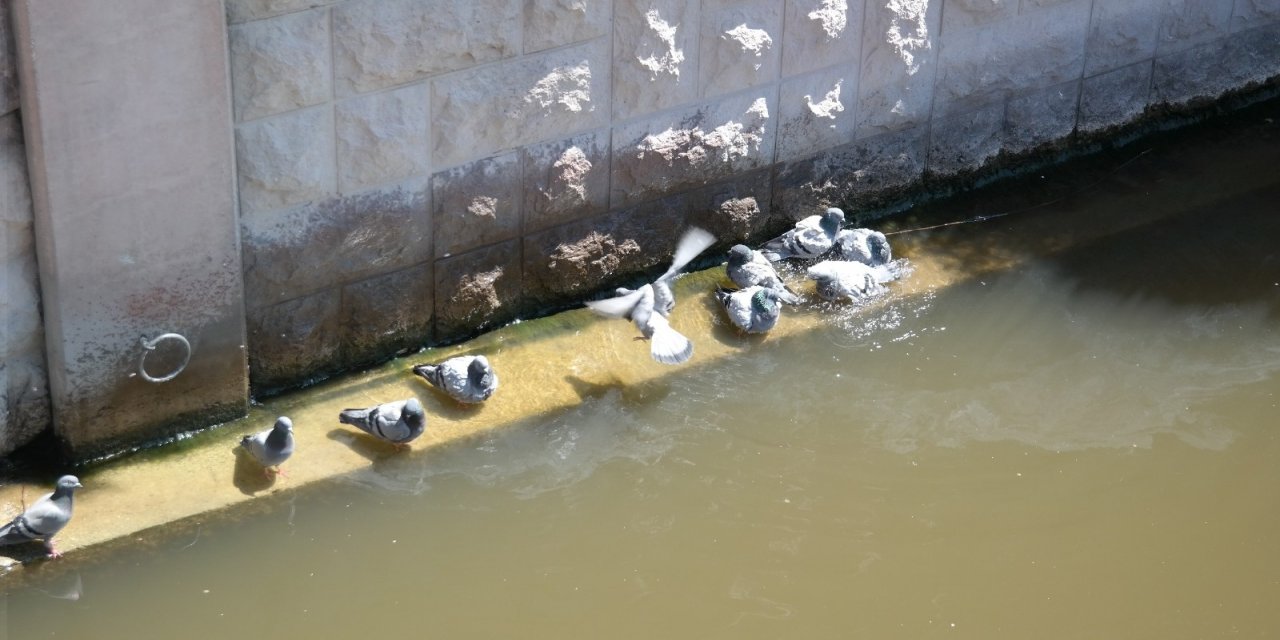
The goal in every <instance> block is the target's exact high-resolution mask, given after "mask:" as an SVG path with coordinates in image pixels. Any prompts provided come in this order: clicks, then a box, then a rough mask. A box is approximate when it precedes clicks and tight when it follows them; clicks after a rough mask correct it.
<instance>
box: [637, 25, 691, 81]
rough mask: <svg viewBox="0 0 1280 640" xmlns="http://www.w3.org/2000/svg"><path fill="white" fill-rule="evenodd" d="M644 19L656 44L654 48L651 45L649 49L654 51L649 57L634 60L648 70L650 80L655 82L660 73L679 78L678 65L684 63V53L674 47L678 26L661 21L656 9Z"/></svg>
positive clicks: (639, 57) (641, 56)
mask: <svg viewBox="0 0 1280 640" xmlns="http://www.w3.org/2000/svg"><path fill="white" fill-rule="evenodd" d="M644 17H645V22H646V23H647V24H648V25H649V30H650V31H652V32H653V35H655V36H657V40H658V44H657V45H656V46H654V45H652V44H651V45H650V48H651V49H654V51H653V52H652V53H651V54H649V55H640V56H637V57H636V60H637V61H639V62H640V65H641V66H643V67H644V68H646V69H648V70H649V73H650V74H651V75H650V78H649V79H650V80H657V79H658V74H662V73H669V74H671V75H673V76H675V77H677V78H679V77H680V63H681V62H684V52H683V51H681V50H680V49H679V48H677V47H676V32H677V31H678V30H679V29H680V25H678V24H676V25H673V24H671V23H669V22H667V21H666V20H663V19H662V14H660V13H658V11H657V10H656V9H652V10H650V11H649V12H648V13H646V14H645V15H644Z"/></svg>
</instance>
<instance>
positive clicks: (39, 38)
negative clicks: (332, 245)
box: [12, 0, 248, 460]
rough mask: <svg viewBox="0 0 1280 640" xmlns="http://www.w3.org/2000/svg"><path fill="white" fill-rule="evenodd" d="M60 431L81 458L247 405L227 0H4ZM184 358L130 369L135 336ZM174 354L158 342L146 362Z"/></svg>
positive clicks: (223, 416) (135, 358)
mask: <svg viewBox="0 0 1280 640" xmlns="http://www.w3.org/2000/svg"><path fill="white" fill-rule="evenodd" d="M12 8H13V13H14V16H13V17H14V22H15V27H16V34H15V35H16V41H17V46H16V49H17V58H18V65H19V79H20V87H21V92H22V119H23V128H24V131H25V134H26V141H27V157H28V164H29V168H30V177H31V190H32V197H33V200H34V205H35V207H34V208H35V232H36V249H37V256H38V261H39V265H40V282H41V287H42V291H43V310H44V318H45V330H46V342H47V345H48V346H47V349H48V365H49V382H50V395H51V401H52V405H53V425H54V432H55V433H56V435H57V436H58V438H59V439H60V440H61V441H62V442H63V443H64V444H65V445H66V447H67V449H68V451H69V454H70V457H71V458H73V459H76V460H83V459H86V458H89V457H93V456H97V455H102V454H107V453H112V452H115V451H119V450H121V449H124V448H127V447H130V446H133V445H137V444H140V443H144V442H147V441H152V440H155V439H157V438H161V437H164V436H167V435H171V434H174V433H177V432H180V431H184V430H187V429H192V428H196V427H201V426H206V425H209V424H212V423H216V422H221V421H225V420H228V419H231V418H235V417H237V416H240V415H243V414H244V412H245V411H246V409H247V402H248V390H247V389H248V386H247V373H246V368H245V351H244V347H243V345H244V294H243V281H242V277H241V262H240V248H239V236H238V227H237V223H236V208H235V207H236V204H235V183H234V165H233V162H234V159H233V153H232V148H233V145H232V128H231V127H232V125H231V107H230V103H231V101H230V93H229V89H228V80H227V78H228V72H227V37H226V25H225V17H224V13H223V4H222V2H218V1H217V0H204V1H188V2H174V1H173V0H112V1H110V2H102V1H101V0H59V1H57V2H49V1H47V0H14V2H13V7H12ZM170 332H173V333H178V334H181V335H182V336H184V337H185V338H186V339H187V340H188V341H189V343H190V345H191V356H190V362H189V363H188V364H187V366H186V368H185V369H184V370H183V371H182V372H181V373H180V374H178V375H177V376H176V377H175V378H173V379H172V380H170V381H168V382H162V383H152V382H148V381H146V380H145V379H144V378H143V377H142V376H141V375H138V372H137V371H138V364H139V358H140V357H141V355H142V354H143V352H144V349H143V347H142V346H141V344H140V338H141V337H144V336H145V337H147V338H155V337H157V336H159V335H161V334H165V333H170ZM184 355H185V353H184V352H183V348H182V347H181V343H180V342H179V341H177V340H166V341H163V342H161V343H159V344H157V345H156V349H155V350H154V351H152V352H151V353H150V354H149V355H148V357H147V360H146V366H147V371H148V373H149V375H151V376H153V377H161V376H164V375H166V374H168V373H171V372H172V371H173V370H174V369H175V368H176V367H177V366H178V365H180V364H181V361H182V358H183V356H184Z"/></svg>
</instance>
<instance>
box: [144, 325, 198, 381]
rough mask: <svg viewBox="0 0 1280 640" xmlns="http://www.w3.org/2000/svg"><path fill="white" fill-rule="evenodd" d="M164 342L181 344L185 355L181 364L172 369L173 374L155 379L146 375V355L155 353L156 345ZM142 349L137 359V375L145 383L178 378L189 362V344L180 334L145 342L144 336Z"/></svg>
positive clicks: (169, 334)
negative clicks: (171, 341) (173, 341)
mask: <svg viewBox="0 0 1280 640" xmlns="http://www.w3.org/2000/svg"><path fill="white" fill-rule="evenodd" d="M164 340H177V341H178V342H181V343H182V347H183V349H184V350H185V355H183V356H182V364H180V365H178V368H177V369H174V370H173V373H170V374H169V375H167V376H161V377H158V378H157V377H154V376H152V375H151V374H149V373H147V354H148V353H151V352H152V351H155V350H156V345H157V344H160V342H161V341H164ZM142 349H143V351H142V356H141V357H139V358H138V375H140V376H142V379H143V380H146V381H147V382H168V381H170V380H172V379H174V378H176V377H178V374H179V373H182V371H183V370H184V369H186V368H187V363H189V362H191V343H190V342H187V339H186V338H184V337H182V335H181V334H177V333H166V334H164V335H161V336H158V337H156V339H154V340H147V337H146V336H142Z"/></svg>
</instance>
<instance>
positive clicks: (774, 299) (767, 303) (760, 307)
mask: <svg viewBox="0 0 1280 640" xmlns="http://www.w3.org/2000/svg"><path fill="white" fill-rule="evenodd" d="M751 306H752V307H753V308H754V309H755V310H756V311H759V312H760V313H773V311H774V309H776V308H777V307H778V294H777V292H775V291H774V290H773V289H761V290H759V291H757V292H755V294H753V295H752V296H751Z"/></svg>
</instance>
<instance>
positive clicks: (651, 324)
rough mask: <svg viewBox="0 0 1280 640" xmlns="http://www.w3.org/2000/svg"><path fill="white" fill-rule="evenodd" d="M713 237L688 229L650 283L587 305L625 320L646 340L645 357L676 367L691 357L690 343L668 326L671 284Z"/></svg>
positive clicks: (672, 296) (672, 302)
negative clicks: (669, 263)
mask: <svg viewBox="0 0 1280 640" xmlns="http://www.w3.org/2000/svg"><path fill="white" fill-rule="evenodd" d="M713 244H715V237H714V236H712V235H711V234H710V233H708V232H707V231H705V230H703V229H699V228H697V227H691V228H690V229H689V230H688V231H686V232H685V234H684V235H683V236H681V237H680V242H679V243H677V245H676V252H675V255H674V256H673V257H672V258H671V267H670V268H668V269H667V271H666V272H665V273H663V274H662V275H661V276H659V277H658V279H657V280H654V281H653V282H652V283H650V284H646V285H644V286H643V287H640V288H639V289H626V288H620V289H618V290H617V291H616V292H615V293H617V295H616V296H615V297H613V298H607V299H605V300H592V301H589V302H587V303H586V304H587V306H588V307H590V308H591V310H592V311H595V312H596V313H598V314H600V315H603V316H607V317H610V318H626V319H627V320H630V321H631V322H632V323H633V324H635V325H636V328H637V329H639V330H640V333H641V334H642V335H643V336H644V337H645V338H647V339H648V340H649V354H650V355H651V356H653V359H654V360H657V361H658V362H661V363H663V364H680V363H682V362H686V361H688V360H689V358H691V357H692V356H693V343H692V342H690V341H689V339H688V338H686V337H684V336H683V335H681V334H680V332H679V331H676V330H675V329H673V328H672V327H671V323H670V322H668V320H667V318H668V317H670V315H671V312H672V311H674V310H675V306H676V297H675V294H674V293H673V292H672V291H671V282H672V281H674V280H675V277H676V276H677V275H679V273H680V270H681V269H683V268H684V266H685V265H687V264H689V262H690V261H691V260H693V259H694V258H696V257H697V256H698V254H700V253H702V252H703V251H704V250H706V248H707V247H709V246H711V245H713Z"/></svg>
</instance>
